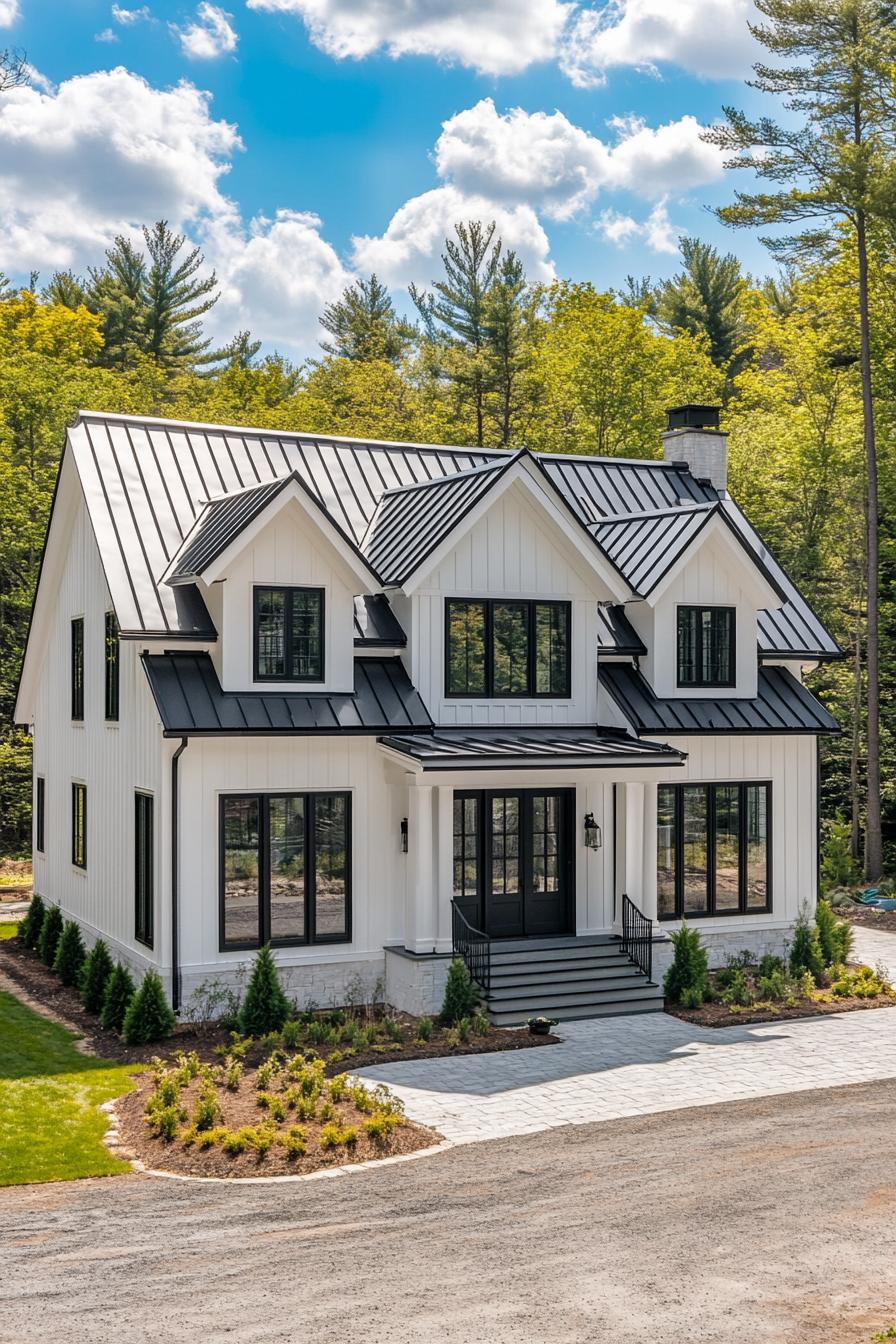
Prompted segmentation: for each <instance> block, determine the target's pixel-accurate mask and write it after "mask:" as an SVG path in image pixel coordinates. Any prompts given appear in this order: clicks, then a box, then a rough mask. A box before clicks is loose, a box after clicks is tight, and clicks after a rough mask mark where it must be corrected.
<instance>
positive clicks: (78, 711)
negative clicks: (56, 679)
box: [71, 616, 84, 719]
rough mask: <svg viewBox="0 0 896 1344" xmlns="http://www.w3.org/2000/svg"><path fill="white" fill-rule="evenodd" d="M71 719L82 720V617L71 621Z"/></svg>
mask: <svg viewBox="0 0 896 1344" xmlns="http://www.w3.org/2000/svg"><path fill="white" fill-rule="evenodd" d="M71 652H72V718H73V719H83V718H84V617H83V616H76V617H75V619H74V620H73V621H72V650H71Z"/></svg>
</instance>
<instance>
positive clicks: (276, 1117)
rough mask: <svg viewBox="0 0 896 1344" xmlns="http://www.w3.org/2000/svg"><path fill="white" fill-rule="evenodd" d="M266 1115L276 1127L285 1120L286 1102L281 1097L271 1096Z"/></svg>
mask: <svg viewBox="0 0 896 1344" xmlns="http://www.w3.org/2000/svg"><path fill="white" fill-rule="evenodd" d="M268 1115H269V1116H270V1117H271V1119H272V1120H273V1121H275V1122H276V1123H277V1124H278V1125H279V1124H280V1123H281V1122H282V1121H283V1120H285V1119H286V1102H285V1101H284V1099H283V1097H277V1096H273V1095H271V1099H270V1101H269V1102H268Z"/></svg>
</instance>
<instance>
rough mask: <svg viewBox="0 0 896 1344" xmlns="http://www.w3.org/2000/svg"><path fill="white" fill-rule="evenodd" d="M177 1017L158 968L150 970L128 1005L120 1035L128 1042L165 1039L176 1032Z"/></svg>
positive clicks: (142, 1042)
mask: <svg viewBox="0 0 896 1344" xmlns="http://www.w3.org/2000/svg"><path fill="white" fill-rule="evenodd" d="M176 1022H177V1019H176V1018H175V1016H174V1013H173V1012H172V1011H171V1009H170V1008H169V1006H168V1001H167V999H166V998H165V989H164V986H163V985H162V981H161V977H160V976H159V973H158V971H151V970H150V971H147V972H146V974H145V975H144V977H143V980H142V981H141V984H140V988H139V989H138V990H137V992H136V994H135V995H134V997H133V998H132V999H131V1001H130V1003H129V1004H128V1008H127V1012H126V1013H125V1015H124V1021H123V1023H122V1025H121V1034H122V1036H123V1037H124V1039H125V1041H126V1042H127V1044H128V1045H146V1044H148V1043H149V1042H150V1041H163V1040H164V1039H165V1037H166V1036H170V1035H171V1033H172V1032H173V1030H174V1028H175V1025H176Z"/></svg>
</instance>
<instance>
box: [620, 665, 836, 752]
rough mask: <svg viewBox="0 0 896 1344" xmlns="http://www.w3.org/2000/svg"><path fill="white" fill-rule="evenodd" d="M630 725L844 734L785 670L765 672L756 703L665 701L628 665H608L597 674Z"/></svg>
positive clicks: (667, 730)
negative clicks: (840, 732)
mask: <svg viewBox="0 0 896 1344" xmlns="http://www.w3.org/2000/svg"><path fill="white" fill-rule="evenodd" d="M598 676H599V678H600V683H601V685H602V686H603V687H604V688H605V689H606V690H607V691H608V692H609V693H610V695H611V696H612V697H613V699H614V700H615V702H616V704H617V705H618V706H619V708H620V709H621V710H622V712H623V714H624V715H625V717H626V718H627V719H628V721H629V723H631V724H632V726H633V727H634V728H635V729H636V731H637V732H639V733H662V734H663V735H664V736H666V735H667V734H668V735H674V734H678V733H684V734H687V735H688V736H691V735H692V734H699V733H718V732H726V733H727V732H733V733H743V734H753V733H807V734H808V733H825V734H827V733H839V731H840V727H839V725H838V723H837V720H836V719H834V718H833V717H832V716H831V715H830V714H829V713H828V711H827V710H826V709H825V707H824V705H823V704H822V703H821V701H820V700H817V699H816V698H815V696H814V695H813V694H812V692H811V691H808V690H807V689H806V687H805V686H803V685H801V683H800V682H799V681H797V679H796V677H795V676H794V675H793V673H792V672H789V671H788V670H787V668H784V667H760V668H759V681H758V686H757V694H756V697H755V698H754V699H749V700H747V699H743V700H741V699H734V698H733V697H732V698H728V699H726V698H724V697H722V696H718V697H716V698H712V697H706V698H704V697H703V696H700V697H699V698H697V697H695V698H694V699H690V698H683V697H682V698H676V699H667V700H664V699H660V698H659V697H658V696H656V695H654V693H653V691H652V690H651V688H650V686H649V685H648V684H647V682H646V681H645V679H644V678H643V677H642V675H641V673H640V672H637V671H635V669H634V668H633V667H630V666H628V664H625V663H605V664H603V665H602V666H601V667H600V669H599V672H598Z"/></svg>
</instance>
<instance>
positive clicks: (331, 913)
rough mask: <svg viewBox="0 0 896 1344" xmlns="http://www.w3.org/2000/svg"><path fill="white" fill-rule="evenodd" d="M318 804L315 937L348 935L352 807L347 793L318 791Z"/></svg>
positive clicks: (330, 938) (322, 939)
mask: <svg viewBox="0 0 896 1344" xmlns="http://www.w3.org/2000/svg"><path fill="white" fill-rule="evenodd" d="M313 806H314V938H315V941H316V942H319V943H321V942H332V941H334V940H337V939H340V938H347V937H348V859H349V856H348V835H349V823H348V808H349V799H348V795H347V794H345V793H318V794H316V795H315V796H314V799H313Z"/></svg>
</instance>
